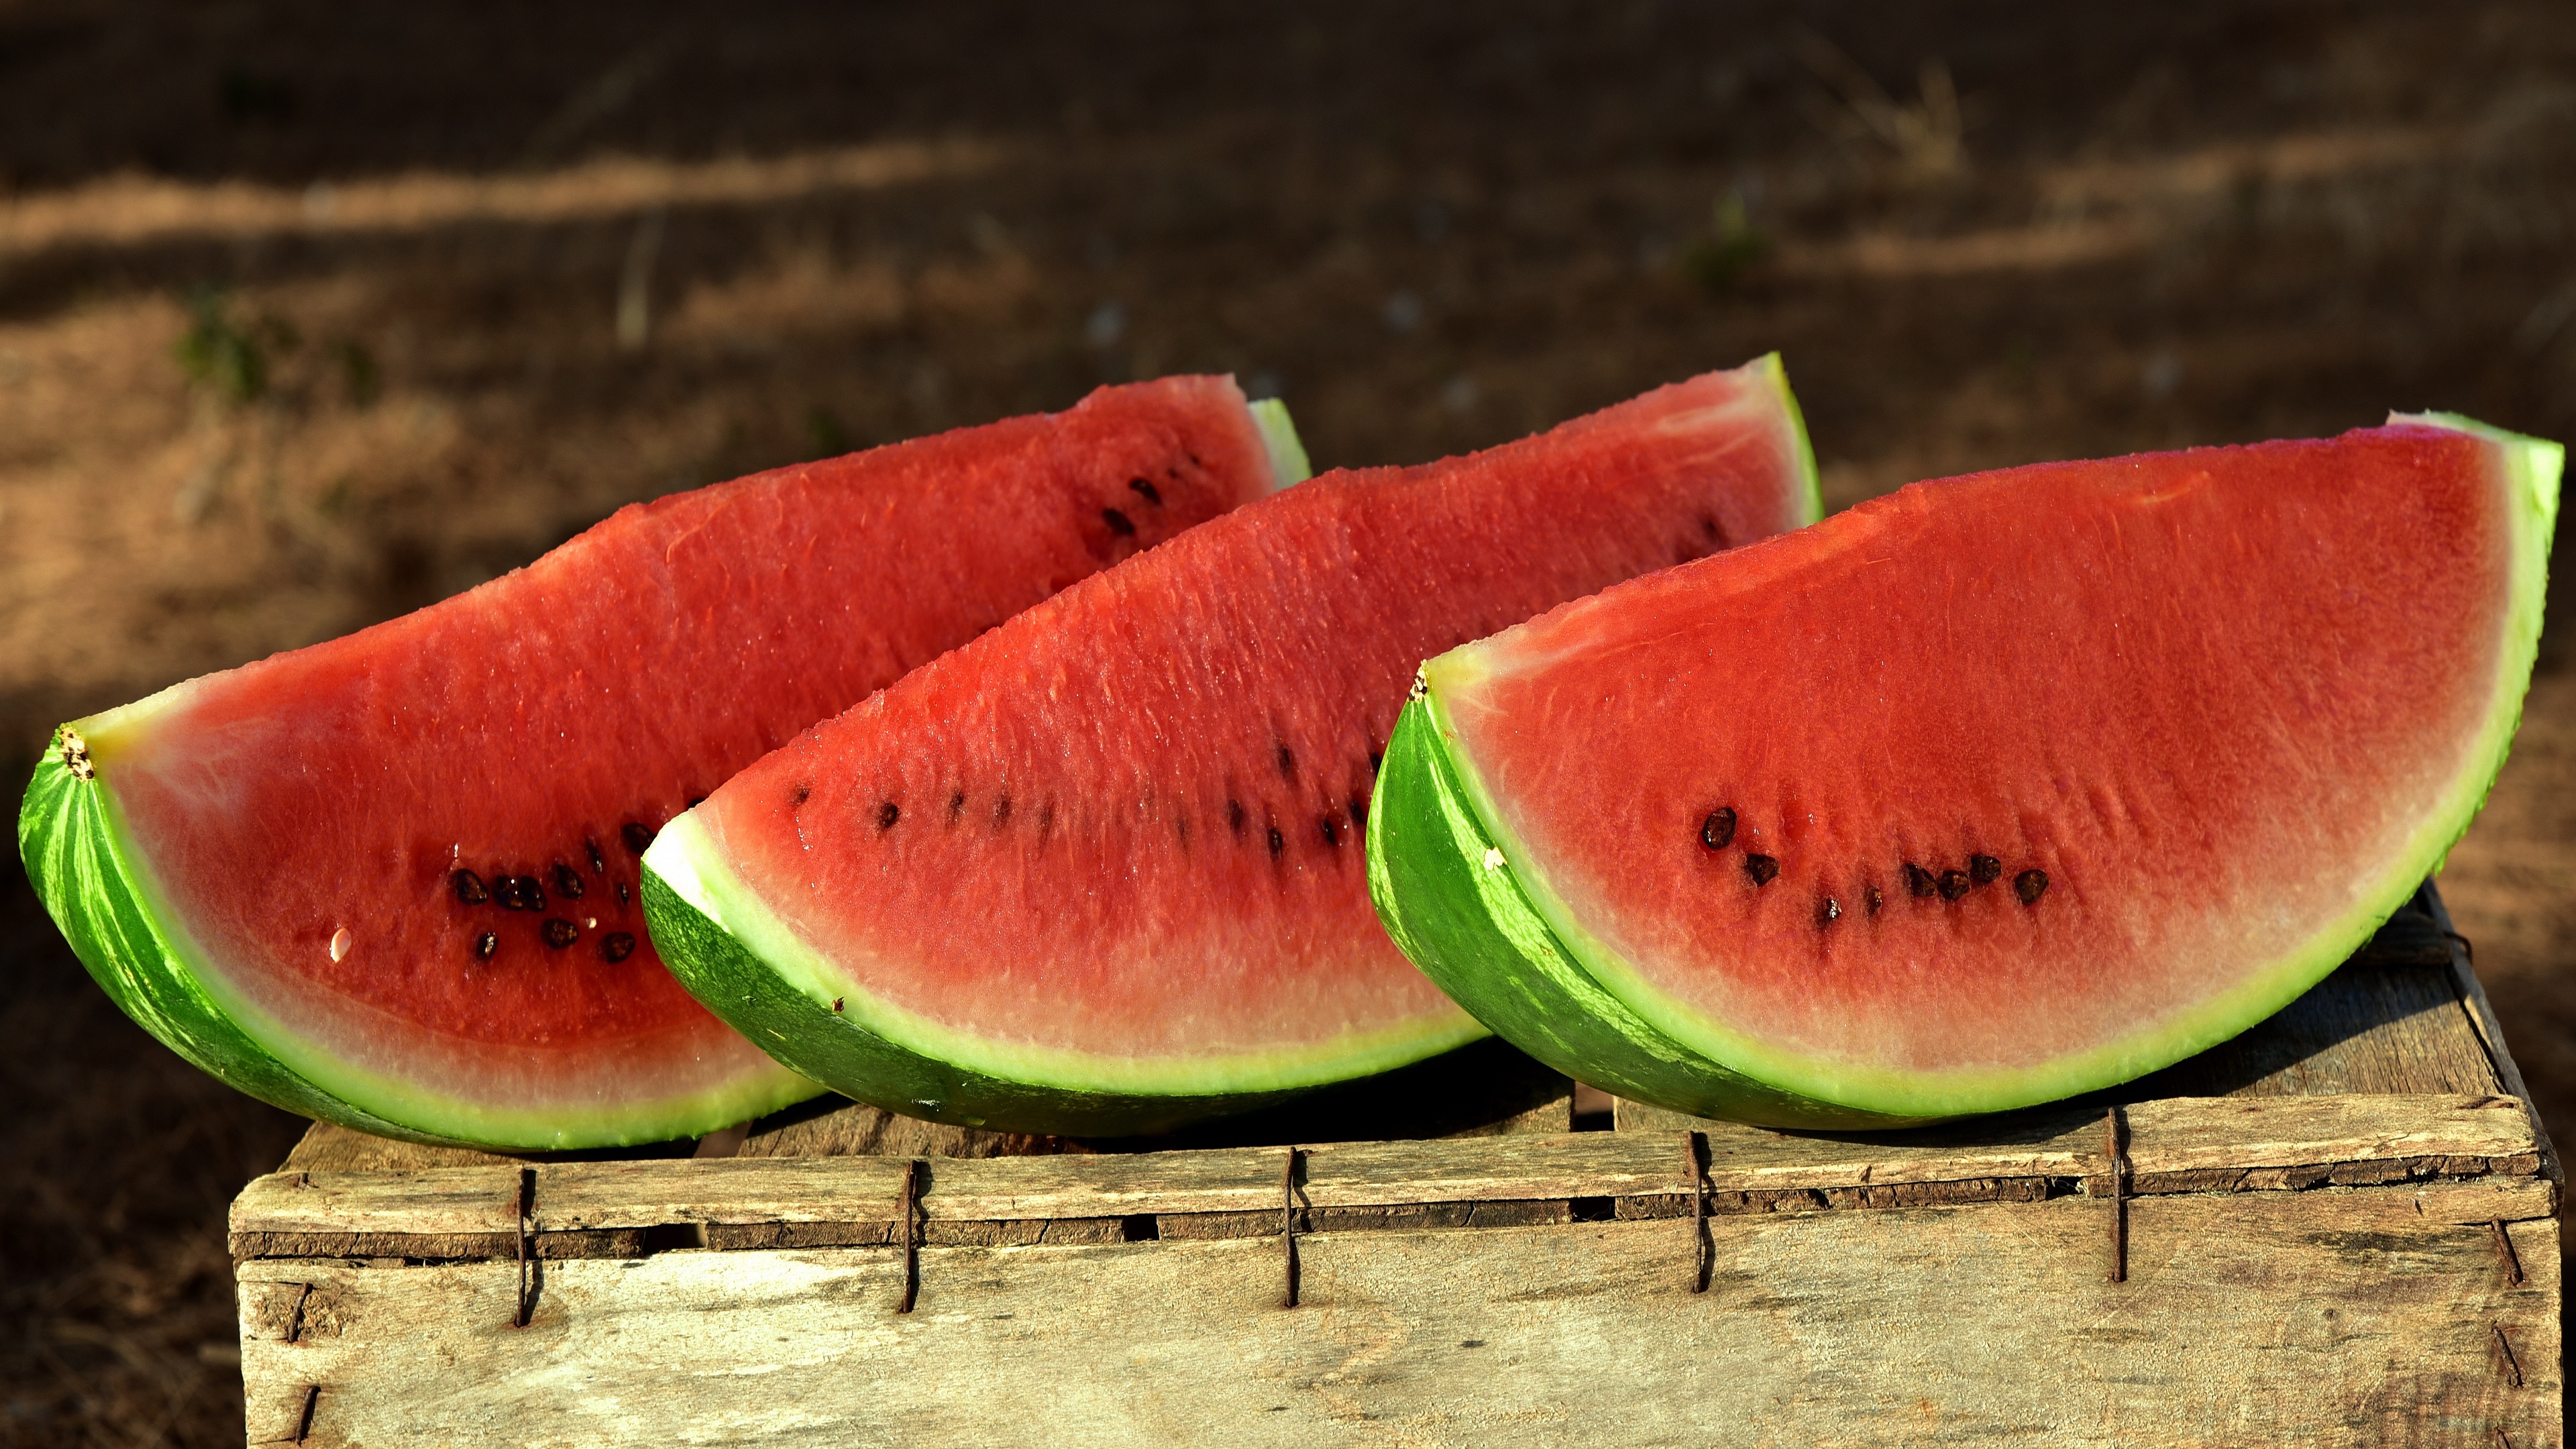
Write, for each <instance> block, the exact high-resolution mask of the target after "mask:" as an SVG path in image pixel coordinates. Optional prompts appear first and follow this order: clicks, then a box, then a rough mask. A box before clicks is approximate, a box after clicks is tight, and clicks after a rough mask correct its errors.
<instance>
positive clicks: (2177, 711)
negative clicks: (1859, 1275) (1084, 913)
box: [1370, 417, 2562, 1127]
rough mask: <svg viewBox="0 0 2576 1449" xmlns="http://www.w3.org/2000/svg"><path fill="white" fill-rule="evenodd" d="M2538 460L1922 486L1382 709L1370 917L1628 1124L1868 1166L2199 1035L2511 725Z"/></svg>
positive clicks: (1524, 634) (2289, 963) (2554, 449)
mask: <svg viewBox="0 0 2576 1449" xmlns="http://www.w3.org/2000/svg"><path fill="white" fill-rule="evenodd" d="M2561 462H2562V453H2561V450H2560V449H2559V448H2558V446H2557V445H2555V444H2548V443H2541V442H2538V441H2535V440H2532V439H2526V438H2519V437H2515V436H2513V435H2510V434H2503V433H2499V432H2496V431H2494V430H2492V429H2487V428H2483V427H2481V426H2479V425H2476V424H2472V423H2468V422H2467V421H2465V420H2461V419H2453V418H2446V417H2426V418H2401V419H2396V420H2393V421H2392V423H2391V424H2390V425H2389V426H2388V427H2385V428H2379V429H2372V430H2365V431H2358V432H2354V433H2349V434H2346V435H2345V436H2343V437H2341V438H2337V439H2333V440H2329V441H2317V442H2289V443H2270V444H2261V445H2256V446H2252V447H2241V448H2213V449H2195V450H2191V451H2187V452H2180V453H2166V454H2149V455H2142V456H2139V457H2133V458H2123V459H2117V460H2113V461H2109V462H2097V463H2066V464H2046V465H2040V466H2037V467H2030V468H2020V469H2011V470H2006V471H2003V472H1999V473H1990V474H1982V475H1977V476H1973V477H1968V478H1961V479H1954V480H1950V481H1946V482H1940V483H1931V484H1918V485H1915V486H1913V487H1910V488H1907V489H1904V490H1902V491H1900V492H1898V493H1896V494H1894V495H1892V496H1889V497H1887V498H1883V499H1879V500H1876V501H1873V502H1871V503H1867V504H1863V505H1861V506H1860V507H1858V508H1856V509H1853V510H1852V511H1850V512H1848V513H1844V514H1841V515H1838V516H1837V517H1835V518H1833V519H1831V520H1828V521H1827V522H1825V523H1824V524H1822V525H1819V526H1818V527H1816V528H1812V529H1808V530H1805V531H1803V532H1801V533H1799V534H1796V535H1792V536H1789V537H1785V538H1781V539H1776V540H1773V541H1771V542H1769V543H1767V544H1763V545H1761V546H1758V547H1755V548H1750V549H1745V550H1742V551H1739V552H1737V553H1734V554H1730V555H1727V556H1725V557H1722V558H1716V559H1711V560H1708V561H1705V562H1702V563H1699V564H1695V565H1692V566H1690V567H1687V568H1678V569H1674V570H1671V571H1668V572H1666V573H1663V574H1659V575H1656V576H1654V577H1652V578H1648V579H1642V580H1639V581H1637V582H1635V583H1632V584H1628V585H1625V586H1623V587H1621V588H1617V589H1613V590H1609V591H1607V592H1605V593H1603V594H1601V595H1599V596H1597V597H1595V598H1591V599H1587V600H1584V601H1581V602H1579V603H1576V604H1572V605H1569V606H1567V607H1565V608H1562V609H1558V610H1556V611H1554V612H1552V613H1550V614H1547V615H1545V616H1543V617H1540V618H1538V619H1534V620H1532V621H1530V622H1529V623H1527V624H1525V625H1523V626H1521V627H1519V628H1516V629H1513V630H1509V631H1506V632H1505V633H1503V634H1501V635H1499V636H1497V637H1494V638H1491V639H1486V640H1482V641H1479V642H1477V643H1475V644H1472V645H1469V646H1466V647H1464V648H1461V649H1458V650H1454V651H1452V652H1450V653H1448V654H1446V655H1443V656H1442V657H1440V658H1438V659H1436V660H1433V661H1431V662H1430V663H1429V664H1427V665H1426V666H1425V667H1424V669H1423V671H1422V680H1423V688H1422V694H1423V697H1422V698H1421V699H1419V700H1418V701H1417V702H1416V703H1414V704H1413V705H1411V706H1410V707H1409V708H1408V710H1407V718H1406V719H1405V720H1404V721H1403V723H1402V725H1401V726H1400V727H1399V730H1398V737H1397V740H1396V742H1395V745H1394V746H1393V748H1392V750H1391V752H1390V757H1389V766H1388V769H1387V771H1386V773H1385V777H1384V779H1383V780H1382V782H1381V785H1380V793H1379V797H1378V803H1377V807H1376V809H1375V811H1374V813H1373V815H1372V819H1373V821H1374V822H1375V824H1374V825H1373V827H1372V834H1371V840H1370V849H1371V858H1372V871H1373V874H1374V876H1375V881H1374V884H1375V887H1376V891H1377V898H1378V903H1379V908H1380V910H1381V912H1382V913H1383V914H1384V916H1385V918H1386V920H1387V922H1388V925H1389V929H1390V931H1391V932H1392V933H1393V934H1394V936H1395V938H1396V939H1397V940H1398V941H1399V942H1402V943H1403V944H1404V946H1405V948H1406V950H1407V951H1408V953H1409V954H1410V955H1411V956H1412V957H1413V959H1414V960H1415V961H1416V962H1417V963H1418V964H1420V965H1421V966H1422V968H1423V969H1424V970H1425V971H1426V972H1428V973H1429V974H1430V975H1431V976H1432V977H1433V978H1434V979H1436V980H1438V981H1439V982H1440V983H1441V984H1442V985H1443V986H1444V987H1446V988H1447V989H1448V990H1449V991H1450V992H1451V993H1452V994H1453V995H1455V996H1456V997H1457V998H1458V999H1459V1000H1460V1001H1461V1002H1462V1003H1464V1004H1466V1005H1467V1007H1468V1008H1469V1009H1470V1010H1472V1011H1474V1012H1476V1013H1477V1015H1478V1016H1480V1017H1481V1018H1482V1019H1483V1020H1484V1021H1485V1022H1486V1023H1487V1024H1488V1025H1490V1026H1492V1027H1493V1028H1494V1029H1495V1030H1496V1031H1497V1032H1498V1033H1500V1034H1501V1035H1503V1036H1504V1037H1506V1038H1507V1039H1509V1040H1511V1041H1512V1042H1513V1043H1514V1044H1516V1045H1518V1046H1520V1047H1522V1048H1523V1049H1524V1050H1526V1051H1529V1052H1531V1053H1532V1054H1533V1055H1536V1056H1538V1057H1540V1058H1541V1059H1542V1060H1546V1061H1548V1062H1550V1063H1551V1064H1552V1065H1555V1066H1557V1067H1559V1068H1560V1069H1561V1070H1564V1071H1567V1072H1569V1073H1572V1074H1574V1075H1576V1076H1578V1077H1581V1078H1583V1079H1584V1080H1587V1081H1592V1082H1596V1083H1599V1084H1600V1085H1603V1086H1605V1087H1608V1088H1609V1089H1611V1090H1614V1091H1617V1092H1620V1093H1622V1094H1624V1095H1628V1096H1631V1097H1634V1098H1636V1099H1639V1100H1643V1101H1647V1102H1653V1103H1657V1104H1659V1105H1663V1106H1667V1107H1672V1108H1675V1109H1677V1110H1681V1111H1685V1112H1692V1113H1697V1114H1700V1115H1707V1116H1722V1117H1733V1118H1739V1119H1742V1120H1747V1121H1752V1122H1758V1123H1765V1124H1769V1125H1777V1126H1811V1127H1854V1126H1887V1125H1895V1124H1897V1123H1901V1122H1906V1121H1920V1120H1927V1119H1933V1118H1940V1117H1947V1116H1955V1115H1961V1114H1968V1113H1977V1112H1987V1111H1994V1110H1999V1109H2003V1108H2009V1107H2015V1106H2022V1105H2026V1104H2029V1103H2034V1102H2040V1101H2046V1100H2051V1099H2054V1098H2057V1097H2062V1096H2067V1095H2071V1094H2074V1093H2077V1092H2081V1091H2085V1090H2089V1089H2092V1088H2096V1087H2101V1086H2107V1085H2111V1084H2114V1083H2117V1082H2121V1081H2126V1080H2128V1079H2130V1078H2133V1077H2136V1076H2139V1075H2142V1074H2144V1073H2146V1072H2148V1071H2152V1070H2154V1069H2156V1068H2158V1067H2161V1066H2164V1065H2166V1064H2168V1063H2171V1062H2173V1061H2177V1060H2179V1059H2181V1058H2182V1057H2185V1056H2187V1055H2190V1054H2191V1053H2193V1052H2195V1051H2199V1050H2201V1049H2203V1048H2205V1047H2208V1046H2211V1045H2213V1044H2215V1043H2217V1042H2219V1041H2223V1040H2225V1039H2226V1038H2228V1037H2230V1036H2233V1035H2235V1034H2236V1033H2237V1032H2239V1031H2241V1030H2243V1029H2245V1028H2246V1027H2248V1026H2251V1025H2253V1024H2254V1023H2256V1022H2258V1021H2260V1020H2262V1019H2263V1018H2264V1017H2265V1016H2268V1015H2270V1014H2271V1013H2272V1012H2273V1011H2275V1010H2277V1009H2279V1008H2280V1007H2281V1006H2283V1005H2285V1004H2287V1003H2288V1002H2289V1001H2290V1000H2292V999H2294V998H2295V997H2296V996H2297V995H2298V994H2299V993H2301V992H2303V991H2305V990H2306V989H2307V988H2308V987H2309V986H2310V985H2312V984H2314V983H2315V982H2316V981H2317V980H2318V979H2319V978H2320V977H2322V976H2323V975H2325V974H2326V973H2327V972H2328V971H2330V970H2332V969H2333V968H2334V966H2335V965H2336V964H2338V963H2339V962H2341V961H2342V960H2343V959H2344V958H2345V957H2346V956H2347V955H2349V954H2350V953H2351V952H2352V951H2353V950H2354V949H2355V948H2356V947H2358V946H2359V945H2360V944H2361V942H2362V941H2364V940H2365V939H2367V937H2368V936H2369V934H2370V933H2371V931H2372V930H2374V929H2375V928H2376V927H2377V926H2378V924H2379V923H2380V922H2381V921H2383V920H2385V919H2386V918H2387V916H2388V915H2389V914H2390V913H2391V912H2392V911H2394V910H2395V909H2396V908H2397V907H2398V906H2399V905H2400V904H2402V903H2403V901H2404V900H2405V899H2406V897H2407V895H2408V894H2409V892H2411V891H2412V890H2413V889H2414V887H2415V885H2416V883H2417V882H2418V881H2420V880H2421V879H2422V878H2423V877H2424V875H2425V874H2426V873H2427V872H2429V871H2430V870H2432V869H2433V868H2434V867H2435V866H2436V865H2438V864H2439V862H2440V860H2441V858H2442V856H2443V854H2444V853H2445V852H2446V851H2447V850H2448V849H2449V847H2450V845H2451V843H2452V842H2453V841H2454V840H2456V839H2457V838H2458V837H2459V835H2460V834H2461V832H2462V831H2464V830H2465V829H2466V828H2467V826H2468V823H2469V820H2470V818H2471V817H2472V816H2473V815H2474V814H2475V812H2476V809H2477V806H2478V804H2479V802H2480V801H2481V800H2483V798H2484V796H2485V793H2486V790H2487V788H2488V786H2489V784H2490V783H2491V782H2492V781H2493V779H2494V777H2495V773H2496V771H2497V769H2498V768H2499V767H2500V766H2501V765H2502V763H2503V759H2504V752H2505V748H2506V745H2507V743H2508V741H2509V739H2510V737H2511V735H2512V731H2513V727H2514V724H2515V722H2516V721H2517V720H2518V719H2519V717H2520V709H2521V701H2522V696H2523V691H2524V689H2525V687H2526V685H2527V684H2528V682H2529V678H2530V671H2531V664H2532V658H2533V653H2534V648H2535V644H2536V641H2537V638H2538V633H2539V626H2540V617H2541V597H2542V593H2543V590H2544V587H2545V580H2546V570H2547V550H2548V543H2549V539H2550V536H2551V530H2552V528H2553V526H2554V522H2555V515H2556V508H2557V496H2558V483H2559V473H2560V468H2561Z"/></svg>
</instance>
